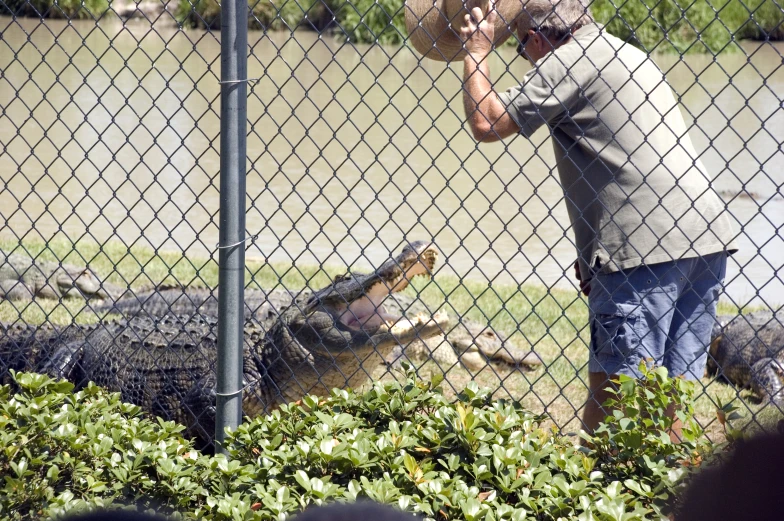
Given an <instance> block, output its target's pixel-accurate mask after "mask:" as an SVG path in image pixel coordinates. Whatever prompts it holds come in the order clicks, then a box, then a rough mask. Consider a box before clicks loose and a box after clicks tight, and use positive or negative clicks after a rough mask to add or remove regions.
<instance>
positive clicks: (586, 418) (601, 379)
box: [581, 372, 614, 445]
mask: <svg viewBox="0 0 784 521" xmlns="http://www.w3.org/2000/svg"><path fill="white" fill-rule="evenodd" d="M611 378H613V377H612V376H608V375H607V373H590V372H589V373H588V399H587V400H585V407H584V409H583V427H584V429H585V431H586V432H587V433H588V434H593V431H594V429H596V427H598V426H599V423H601V422H602V420H604V418H605V417H606V416H607V415H608V414H610V411H609V410H608V409H606V408H604V407H602V404H603V403H604V402H605V401H607V399H608V398H612V397H613V396H614V395H613V394H612V393H610V392H608V391H606V390H605V388H606V387H609V386H610V385H612V383H611V382H610V379H611ZM581 443H582V444H583V445H585V444H586V441H585V440H583V441H582V442H581Z"/></svg>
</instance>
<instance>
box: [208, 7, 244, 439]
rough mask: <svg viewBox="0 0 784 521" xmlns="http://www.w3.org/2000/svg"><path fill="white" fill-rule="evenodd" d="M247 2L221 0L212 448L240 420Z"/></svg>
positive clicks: (235, 426)
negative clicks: (214, 396)
mask: <svg viewBox="0 0 784 521" xmlns="http://www.w3.org/2000/svg"><path fill="white" fill-rule="evenodd" d="M247 52H248V3H247V1H246V0H225V1H224V2H222V4H221V125H220V133H221V134H220V147H221V149H220V224H219V228H220V232H219V234H220V235H219V237H220V239H219V241H220V246H219V257H218V262H219V275H218V285H219V288H220V293H219V298H218V368H217V372H218V375H217V377H218V382H217V411H216V417H215V430H216V432H215V441H216V452H221V453H224V454H225V453H226V450H225V448H224V447H223V441H224V438H225V428H226V427H229V428H230V429H236V428H237V426H238V425H239V423H240V421H241V420H242V385H241V383H242V342H243V309H242V308H243V297H244V289H245V282H244V271H245V242H244V238H245V167H246V165H245V161H246V159H245V158H246V150H245V148H246V138H247V131H246V125H247V119H248V118H247V109H248V107H247V103H248V97H247V78H248V54H247Z"/></svg>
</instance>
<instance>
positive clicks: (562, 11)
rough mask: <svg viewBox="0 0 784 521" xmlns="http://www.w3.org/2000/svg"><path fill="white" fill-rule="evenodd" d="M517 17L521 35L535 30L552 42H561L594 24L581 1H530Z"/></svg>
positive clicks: (525, 2) (526, 2)
mask: <svg viewBox="0 0 784 521" xmlns="http://www.w3.org/2000/svg"><path fill="white" fill-rule="evenodd" d="M523 1H524V5H523V10H522V12H521V13H520V15H519V16H518V17H517V27H518V30H519V31H520V34H524V33H527V32H528V30H529V29H533V30H535V31H538V32H540V33H542V34H543V35H544V36H546V37H547V38H549V39H550V40H561V39H563V38H565V37H566V36H567V35H569V34H570V33H571V32H572V31H575V30H577V29H579V28H580V27H582V26H584V25H587V24H589V23H593V16H591V12H590V11H589V10H588V7H587V6H586V5H585V4H583V2H582V1H581V0H528V1H525V0H523Z"/></svg>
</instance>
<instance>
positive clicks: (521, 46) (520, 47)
mask: <svg viewBox="0 0 784 521" xmlns="http://www.w3.org/2000/svg"><path fill="white" fill-rule="evenodd" d="M529 38H531V33H525V36H524V37H523V39H522V40H520V43H518V44H517V54H519V55H521V56H522V54H523V53H524V52H525V44H527V43H528V39H529Z"/></svg>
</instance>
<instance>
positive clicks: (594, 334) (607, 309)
mask: <svg viewBox="0 0 784 521" xmlns="http://www.w3.org/2000/svg"><path fill="white" fill-rule="evenodd" d="M641 321H642V314H641V312H640V306H639V305H637V304H619V303H616V302H612V301H605V302H602V303H600V304H599V305H597V306H596V307H595V309H593V313H592V319H591V350H592V351H593V354H594V355H595V356H596V358H597V359H600V360H614V361H616V362H618V363H621V362H622V361H623V360H628V359H629V358H630V357H632V355H634V354H636V353H637V352H638V351H639V349H640V345H641V342H640V333H639V331H640V325H641Z"/></svg>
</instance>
